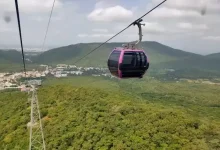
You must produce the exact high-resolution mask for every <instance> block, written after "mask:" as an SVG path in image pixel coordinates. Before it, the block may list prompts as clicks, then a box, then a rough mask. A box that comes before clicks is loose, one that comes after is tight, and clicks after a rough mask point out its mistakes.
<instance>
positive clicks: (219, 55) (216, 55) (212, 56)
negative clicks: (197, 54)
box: [207, 53, 220, 59]
mask: <svg viewBox="0 0 220 150" xmlns="http://www.w3.org/2000/svg"><path fill="white" fill-rule="evenodd" d="M207 57H208V58H215V59H220V53H214V54H210V55H207Z"/></svg>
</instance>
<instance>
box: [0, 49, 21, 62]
mask: <svg viewBox="0 0 220 150" xmlns="http://www.w3.org/2000/svg"><path fill="white" fill-rule="evenodd" d="M0 62H1V63H3V62H5V63H20V62H22V56H21V53H20V52H18V51H16V50H0Z"/></svg>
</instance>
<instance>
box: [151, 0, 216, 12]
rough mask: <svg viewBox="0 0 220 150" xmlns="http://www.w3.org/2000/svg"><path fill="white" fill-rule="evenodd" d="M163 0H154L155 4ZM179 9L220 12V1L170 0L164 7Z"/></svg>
mask: <svg viewBox="0 0 220 150" xmlns="http://www.w3.org/2000/svg"><path fill="white" fill-rule="evenodd" d="M160 2H161V0H153V4H154V5H155V4H158V3H160ZM164 7H165V8H168V9H177V10H179V11H191V12H197V13H199V14H200V15H202V16H203V15H206V14H219V12H220V1H219V0H168V1H166V2H165V3H164V4H163V5H162V8H164Z"/></svg>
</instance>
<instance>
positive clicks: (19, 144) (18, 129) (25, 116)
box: [0, 91, 30, 149]
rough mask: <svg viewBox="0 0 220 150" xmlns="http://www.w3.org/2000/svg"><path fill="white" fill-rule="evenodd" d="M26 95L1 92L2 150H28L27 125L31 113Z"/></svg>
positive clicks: (0, 125)
mask: <svg viewBox="0 0 220 150" xmlns="http://www.w3.org/2000/svg"><path fill="white" fill-rule="evenodd" d="M27 107H28V104H27V96H26V94H25V93H21V92H16V91H14V92H12V91H5V92H0V116H1V117H0V118H1V122H0V129H1V130H0V135H1V136H0V149H4V148H7V149H16V148H17V149H27V146H28V135H29V134H28V132H27V126H26V125H27V123H28V121H29V119H30V111H29V110H27Z"/></svg>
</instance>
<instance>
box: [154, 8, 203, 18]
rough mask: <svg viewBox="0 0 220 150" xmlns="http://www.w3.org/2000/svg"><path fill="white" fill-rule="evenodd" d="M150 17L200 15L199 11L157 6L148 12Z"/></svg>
mask: <svg viewBox="0 0 220 150" xmlns="http://www.w3.org/2000/svg"><path fill="white" fill-rule="evenodd" d="M150 16H152V17H161V18H173V17H201V15H200V13H199V12H196V11H191V10H179V9H175V8H167V7H163V8H158V9H156V10H155V11H154V12H152V13H151V14H150Z"/></svg>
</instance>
